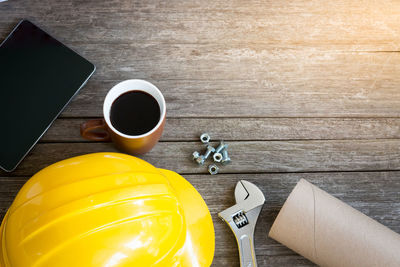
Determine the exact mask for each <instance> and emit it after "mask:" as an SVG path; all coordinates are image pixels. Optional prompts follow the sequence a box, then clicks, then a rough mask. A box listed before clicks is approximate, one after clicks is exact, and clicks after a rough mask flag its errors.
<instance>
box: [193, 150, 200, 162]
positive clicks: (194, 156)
mask: <svg viewBox="0 0 400 267" xmlns="http://www.w3.org/2000/svg"><path fill="white" fill-rule="evenodd" d="M192 155H193V160H196V159H197V158H198V157H200V153H199V152H197V151H195V152H193V154H192Z"/></svg>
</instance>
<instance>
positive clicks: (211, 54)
mask: <svg viewBox="0 0 400 267" xmlns="http://www.w3.org/2000/svg"><path fill="white" fill-rule="evenodd" d="M342 1H343V0H342ZM16 2H17V1H13V2H11V1H9V2H8V3H2V5H1V6H0V14H2V15H3V14H4V16H0V17H1V18H0V27H3V28H5V29H6V30H4V32H5V33H4V35H5V34H6V32H7V31H9V30H10V29H11V27H10V21H12V18H15V20H17V19H16V18H17V17H18V16H22V15H23V14H24V12H27V13H30V14H35V15H36V16H38V18H37V19H38V20H42V23H43V24H45V25H47V23H49V31H50V32H53V30H54V32H55V34H56V35H60V37H63V38H61V39H62V40H64V41H65V42H66V43H67V44H68V45H71V46H72V47H73V48H75V49H76V50H77V51H80V52H81V53H82V54H83V55H84V56H86V57H87V58H89V59H90V60H92V61H93V62H94V63H95V64H96V65H97V67H98V69H97V72H96V74H95V75H94V77H93V80H92V81H89V83H88V86H87V88H85V89H83V90H82V92H81V94H79V95H78V96H77V98H76V99H75V100H74V101H73V102H72V103H71V105H69V106H68V108H67V110H66V111H65V112H64V113H63V115H64V116H80V114H85V115H86V116H100V115H101V105H102V101H103V99H104V96H105V94H106V92H107V91H108V90H109V89H110V88H111V87H112V86H113V85H114V84H116V83H117V82H119V81H121V80H124V79H130V78H144V79H148V80H150V81H152V82H154V83H155V84H156V85H158V86H159V87H160V89H161V90H162V91H163V92H164V94H165V96H166V99H167V103H168V114H169V115H171V116H173V117H178V116H216V117H223V116H263V117H298V116H301V117H385V116H390V117H399V116H400V94H398V92H397V90H398V89H397V85H398V84H399V83H400V67H399V66H398V64H397V63H398V62H399V60H400V53H375V52H372V53H370V52H357V51H356V50H357V49H356V48H354V47H351V48H349V47H348V46H347V47H346V46H343V45H342V46H338V47H336V46H334V43H335V42H333V41H332V37H330V38H328V37H329V36H325V33H323V35H322V36H319V37H318V38H317V39H319V38H323V37H325V38H328V39H327V40H328V42H329V43H333V44H332V46H329V45H323V46H318V44H316V45H314V44H307V43H305V44H304V43H302V42H301V40H295V41H292V42H291V43H290V45H285V44H277V43H268V42H267V43H257V42H251V41H243V42H241V43H234V42H230V41H229V42H228V44H226V43H222V44H221V43H218V42H214V41H213V42H207V43H202V42H198V41H192V42H189V43H174V42H172V43H160V42H159V41H155V42H153V41H151V40H148V39H141V38H140V35H139V37H137V38H135V40H129V41H128V42H122V41H121V40H118V37H119V36H125V35H126V34H125V33H124V32H123V31H122V32H121V31H120V29H124V28H126V29H129V31H131V32H132V34H134V35H135V36H136V35H137V33H136V32H135V31H139V30H144V32H145V33H146V34H150V35H154V30H153V31H152V30H149V29H148V27H159V26H160V27H167V29H165V30H163V31H165V32H168V33H169V34H168V35H167V36H169V38H173V37H171V36H176V35H178V36H179V35H184V36H187V34H186V33H187V32H190V33H191V34H195V35H196V36H198V38H200V39H201V35H202V34H205V33H204V32H203V33H202V32H198V31H196V30H193V29H192V28H190V29H184V31H185V34H183V33H178V32H176V31H178V29H175V28H172V29H169V28H168V27H172V26H171V25H170V24H171V23H163V21H162V20H161V21H160V17H161V18H162V19H166V20H168V19H169V17H168V16H178V17H179V16H180V15H181V14H187V13H189V14H190V12H191V11H188V10H187V9H181V8H180V7H179V4H178V2H174V3H173V4H172V9H169V8H168V7H165V8H166V9H165V10H164V9H163V7H160V8H161V11H157V10H156V8H155V6H157V4H154V2H153V4H149V6H147V7H141V6H142V5H140V4H138V5H139V7H138V8H139V9H141V8H143V9H142V11H141V13H139V14H138V15H135V13H133V14H130V13H129V12H121V13H118V12H115V13H112V16H113V17H114V16H116V17H115V18H114V19H111V20H110V19H107V15H108V14H109V13H108V11H109V12H112V10H113V9H112V8H111V9H108V8H107V7H104V8H107V9H106V10H105V11H103V12H101V11H99V9H95V10H96V11H93V14H94V15H93V16H99V17H98V18H90V16H88V14H86V13H87V12H89V13H90V12H92V11H90V10H86V9H82V11H79V10H80V9H79V8H78V7H79V6H80V5H83V4H82V2H80V1H77V2H74V3H73V4H72V3H68V2H58V4H57V5H51V4H50V3H46V1H44V2H40V3H37V5H36V4H34V3H32V4H31V5H29V6H27V5H25V4H23V5H21V6H19V5H18V4H17V3H16ZM121 2H123V1H121ZM205 3H206V2H205ZM256 3H258V4H256V6H258V7H259V6H260V5H261V2H256ZM46 4H48V6H44V5H46ZM89 4H92V5H93V4H94V3H93V2H92V3H89ZM245 4H246V6H247V5H248V3H245V2H238V3H237V4H236V5H234V6H233V7H231V8H232V11H234V10H235V8H239V7H241V6H244V5H245ZM270 4H271V3H270ZM282 4H283V5H284V7H285V8H284V10H290V9H288V8H287V4H288V3H284V2H283V3H282ZM301 4H304V7H307V6H310V5H311V6H312V5H313V4H316V2H313V3H312V4H309V3H305V2H301V1H300V2H298V5H299V6H296V5H294V8H297V9H299V8H301V7H302V5H301ZM337 4H338V5H339V10H341V9H340V7H348V8H356V6H358V5H354V4H352V3H350V2H349V1H344V2H340V1H339V2H338V3H337ZM365 4H366V5H367V6H368V5H369V6H368V8H370V9H371V10H372V7H374V8H375V4H374V2H372V1H366V3H365ZM123 5H126V3H125V4H123ZM134 5H135V4H134ZM192 5H194V6H198V7H204V6H203V4H200V3H192ZM264 5H265V7H264V9H265V10H267V11H268V12H272V13H274V12H277V13H278V14H279V12H282V8H279V5H278V6H276V5H275V4H271V5H272V6H271V8H272V10H269V7H270V6H269V5H268V4H264ZM389 5H394V7H393V9H391V12H392V11H393V10H396V7H397V6H400V4H398V3H394V2H393V3H389ZM83 6H86V5H83ZM100 6H101V4H100ZM175 6H176V7H175ZM319 6H323V8H322V10H321V7H319ZM329 6H330V5H327V4H326V3H324V4H323V5H318V7H316V11H315V12H316V14H318V16H320V12H322V11H323V9H324V8H326V7H329ZM360 6H363V5H360ZM42 7H43V9H42ZM150 7H153V8H155V9H151V8H150ZM274 7H275V9H274ZM330 7H331V6H330ZM58 8H59V9H60V13H57V12H54V11H55V10H57V9H58ZM174 8H177V9H179V10H180V12H178V13H174V12H171V10H172V11H174V10H175V9H174ZM368 8H367V9H368ZM133 9H135V8H133ZM199 9H200V8H199ZM72 10H74V11H75V10H77V14H75V13H74V14H73V15H71V13H70V12H71V11H72ZM163 10H164V11H163ZM371 10H370V11H371ZM374 10H375V9H374ZM387 10H388V9H386V8H384V9H380V11H381V12H383V14H385V16H383V15H382V14H380V13H379V12H378V13H376V14H380V15H379V16H382V18H383V19H387V18H389V17H391V16H390V14H392V13H390V14H386V12H387V13H389V12H388V11H387ZM175 11H176V10H175ZM254 11H256V8H255V10H254ZM343 11H344V10H343ZM362 11H365V10H364V9H362V8H361V9H360V10H358V12H355V13H354V14H358V15H360V16H365V17H366V18H367V17H368V19H369V18H370V15H371V14H369V13H362ZM79 12H84V13H85V14H79ZM132 12H134V11H132ZM152 12H155V14H152ZM218 12H219V13H221V16H225V15H227V16H229V18H230V20H235V19H237V18H238V14H236V13H235V12H233V13H232V12H231V13H230V12H227V13H224V12H221V11H218ZM289 12H294V14H296V17H299V13H298V12H297V13H296V11H293V10H290V11H289ZM299 12H300V11H299ZM303 12H305V11H304V10H303ZM307 12H311V14H312V12H313V11H312V9H311V11H307ZM203 13H207V14H208V9H206V11H203ZM171 14H172V15H171ZM174 14H175V15H174ZM177 14H178V15H177ZM200 14H201V15H197V17H196V16H195V17H194V18H193V21H203V19H204V18H203V15H204V14H202V13H201V12H200ZM224 14H225V15H224ZM254 14H255V16H256V15H257V14H258V13H257V11H256V12H255V13H254ZM300 14H301V12H300ZM306 14H309V13H306ZM329 14H330V13H329ZM335 14H336V12H335ZM345 14H346V18H347V15H348V11H346V13H345ZM366 14H368V15H369V16H367V15H366ZM376 14H375V13H373V14H372V15H376ZM250 15H253V13H252V12H249V15H248V18H247V19H250ZM54 16H56V17H54ZM141 16H144V18H142V17H141ZM148 16H150V17H151V18H156V19H155V20H151V21H146V18H147V17H148ZM165 17H166V18H165ZM216 17H218V16H216ZM239 17H240V16H239ZM263 17H264V18H269V19H271V18H275V17H279V20H284V21H287V17H286V18H285V16H278V15H276V14H275V15H274V16H268V14H265V15H263ZM300 17H301V16H300ZM80 18H82V19H84V20H86V19H89V20H90V21H89V22H90V23H88V22H87V21H86V22H83V21H80ZM157 18H158V19H157ZM180 18H181V19H183V18H182V17H180ZM202 18H203V19H202ZM3 19H4V20H3ZM124 19H127V20H128V22H124V21H123V20H124ZM142 19H143V20H144V21H146V22H145V24H146V25H147V26H146V27H147V29H146V27H145V26H143V25H136V24H140V22H141V21H142ZM147 19H148V18H147ZM176 19H177V18H175V21H176ZM275 19H278V18H275ZM342 19H344V18H342ZM368 19H364V20H357V19H356V18H354V23H363V24H365V27H367V26H369V25H370V24H368ZM331 20H332V18H331ZM349 20H350V21H351V20H352V19H349ZM105 21H108V22H105ZM138 21H139V22H138ZM168 21H169V20H168ZM224 21H228V25H230V23H229V19H228V18H226V19H224ZM342 21H343V20H342ZM378 21H379V20H378ZM203 22H204V23H209V22H208V21H207V20H204V21H203ZM54 23H57V25H60V27H62V30H60V32H58V31H57V26H56V25H54ZM75 23H78V24H79V25H82V27H86V28H87V29H89V30H90V31H92V32H93V34H95V35H94V36H93V39H92V41H89V40H87V39H85V38H83V37H82V36H79V34H78V33H83V34H85V35H88V34H87V33H84V32H85V31H84V30H83V29H82V28H81V27H79V26H77V25H75ZM102 23H106V24H107V23H111V25H105V26H104V25H103V27H105V28H107V30H106V31H103V32H102V31H101V29H98V28H99V27H101V25H102ZM129 23H132V24H133V25H135V26H137V28H135V27H134V28H133V29H131V28H130V24H129ZM253 23H256V24H257V21H248V22H247V23H246V24H248V25H253ZM270 23H271V22H269V23H266V24H268V25H269V24H270ZM285 23H288V22H285ZM312 23H313V24H315V21H314V20H312ZM289 24H290V25H291V26H290V27H291V28H290V29H292V28H293V27H294V26H293V25H301V24H292V22H290V23H289ZM1 25H2V26H1ZM52 25H53V26H52ZM163 25H166V26H163ZM168 25H169V26H168ZM270 25H271V26H273V29H279V31H282V32H283V34H284V35H285V36H288V37H287V38H289V36H294V35H293V34H292V32H290V31H289V32H287V31H288V30H289V29H285V28H277V26H278V25H276V24H274V23H272V24H270ZM373 25H375V26H376V27H378V28H380V27H382V25H380V24H379V23H375V24H373ZM384 25H385V26H384V28H386V31H387V32H388V34H390V37H389V36H386V37H384V38H385V39H384V40H382V41H381V43H382V44H383V45H385V44H390V43H397V41H396V40H397V39H396V38H397V37H398V34H397V32H398V31H397V28H398V27H399V26H397V24H396V23H394V22H393V23H392V22H387V23H386V24H384ZM388 25H390V26H388ZM330 26H332V25H330ZM342 26H343V25H342ZM375 26H374V27H375ZM242 27H244V30H245V31H246V32H247V31H249V30H248V29H246V27H245V24H244V25H242ZM314 27H317V25H314ZM392 27H393V28H392ZM178 28H180V27H178ZM228 28H229V27H228ZM239 28H241V27H239ZM329 28H331V27H329ZM387 28H389V29H390V30H388V29H387ZM223 29H224V28H223V27H222V28H221V27H218V29H215V31H213V32H212V34H213V35H214V36H216V38H218V39H223V40H229V39H225V38H221V32H220V31H222V30H223ZM301 29H309V27H306V28H298V27H297V26H296V27H294V29H292V30H294V31H295V32H296V33H299V36H305V35H304V34H302V33H301ZM232 30H233V31H234V29H231V30H229V32H231V31H232ZM370 30H371V29H370ZM383 30H384V29H382V31H383ZM75 31H77V32H75ZM108 31H111V32H108ZM319 31H321V32H324V30H321V29H319ZM376 31H377V29H375V31H372V32H368V30H366V29H365V30H359V31H355V32H352V33H351V34H349V33H348V32H346V34H347V35H349V36H347V37H346V38H348V39H347V41H346V42H349V43H351V44H354V43H355V41H354V40H364V39H363V38H362V36H360V37H359V38H357V34H363V36H364V35H365V36H364V37H368V38H369V37H371V36H373V38H374V39H376V38H377V36H379V37H381V36H384V34H382V32H379V35H377V34H374V33H377V32H376ZM207 32H208V31H207ZM261 32H264V31H261ZM267 32H268V31H267ZM337 32H338V33H337V34H336V35H335V38H339V37H338V35H339V33H341V32H342V33H343V32H344V31H343V30H342V31H337ZM68 34H76V35H78V36H77V37H76V38H75V39H74V38H72V36H68ZM98 34H100V36H99V35H98ZM267 34H268V36H270V33H267ZM237 36H238V37H240V38H241V39H242V38H243V36H246V34H238V35H237ZM271 36H274V35H271ZM350 37H351V38H350ZM107 38H113V40H114V43H112V44H109V43H104V42H103V43H101V42H100V40H105V39H107ZM258 38H262V37H258ZM271 38H272V37H271ZM354 38H355V39H354ZM137 39H140V40H142V41H136V40H137ZM335 40H337V39H335ZM325 41H326V40H325ZM368 42H369V41H368ZM368 42H367V43H368ZM377 46H378V45H377ZM371 50H372V51H376V50H379V47H378V48H376V49H371ZM386 50H390V49H386ZM194 96H195V97H194ZM226 102H227V104H226V105H221V103H226ZM228 103H229V104H228Z"/></svg>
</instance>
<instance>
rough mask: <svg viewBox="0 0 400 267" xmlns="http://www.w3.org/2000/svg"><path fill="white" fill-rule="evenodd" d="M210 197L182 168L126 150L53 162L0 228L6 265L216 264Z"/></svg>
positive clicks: (0, 256)
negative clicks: (163, 166)
mask: <svg viewBox="0 0 400 267" xmlns="http://www.w3.org/2000/svg"><path fill="white" fill-rule="evenodd" d="M214 242H215V241H214V228H213V224H212V220H211V216H210V213H209V211H208V209H207V206H206V204H205V202H204V200H203V199H202V198H201V196H200V194H199V193H198V192H197V191H196V190H195V189H194V187H193V186H192V185H191V184H190V183H189V182H187V181H186V180H185V179H184V178H183V177H182V176H180V175H178V174H177V173H175V172H172V171H168V170H163V169H157V168H155V167H153V166H152V165H150V164H149V163H147V162H145V161H143V160H141V159H138V158H135V157H132V156H128V155H124V154H119V153H95V154H88V155H84V156H79V157H75V158H71V159H67V160H64V161H60V162H58V163H56V164H53V165H51V166H49V167H47V168H45V169H43V170H41V171H40V172H38V173H37V174H36V175H34V176H33V177H32V178H31V179H29V180H28V182H27V183H26V184H25V185H24V186H23V187H22V189H21V190H20V192H19V193H18V195H17V197H16V198H15V200H14V202H13V203H12V205H11V207H10V208H9V210H8V212H7V214H6V216H5V217H4V220H3V222H2V224H1V228H0V246H1V249H0V266H2V267H20V266H23V267H29V266H35V267H40V266H57V267H63V266H68V267H71V266H73V267H78V266H85V267H90V266H96V267H99V266H101V267H111V266H114V267H117V266H118V267H119V266H135V267H136V266H138V267H141V266H168V267H169V266H210V265H211V262H212V259H213V256H214V247H215V243H214Z"/></svg>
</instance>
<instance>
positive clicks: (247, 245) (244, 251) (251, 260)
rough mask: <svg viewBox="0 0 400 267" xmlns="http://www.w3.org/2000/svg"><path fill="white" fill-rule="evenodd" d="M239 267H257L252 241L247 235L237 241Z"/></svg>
mask: <svg viewBox="0 0 400 267" xmlns="http://www.w3.org/2000/svg"><path fill="white" fill-rule="evenodd" d="M237 241H238V246H239V256H240V267H257V261H256V253H255V251H254V243H253V240H252V239H250V238H249V236H248V235H242V236H241V237H240V238H239V239H238V240H237Z"/></svg>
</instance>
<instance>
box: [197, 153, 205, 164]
mask: <svg viewBox="0 0 400 267" xmlns="http://www.w3.org/2000/svg"><path fill="white" fill-rule="evenodd" d="M204 161H205V158H204V156H203V155H200V156H199V157H198V158H197V159H196V162H197V163H198V164H199V165H203V164H204Z"/></svg>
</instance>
